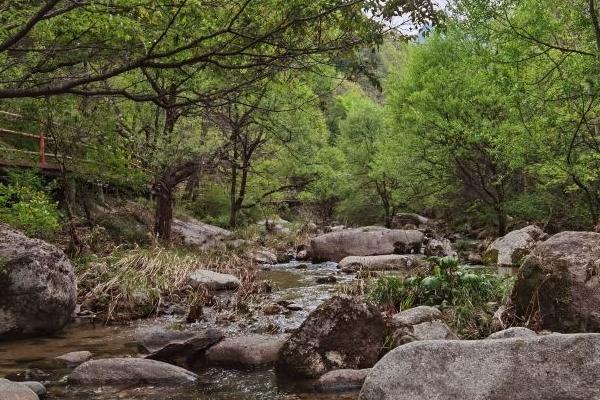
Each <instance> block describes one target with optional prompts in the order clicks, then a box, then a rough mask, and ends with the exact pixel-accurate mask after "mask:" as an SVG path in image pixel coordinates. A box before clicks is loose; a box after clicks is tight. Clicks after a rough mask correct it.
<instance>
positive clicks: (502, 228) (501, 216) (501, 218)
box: [496, 207, 507, 236]
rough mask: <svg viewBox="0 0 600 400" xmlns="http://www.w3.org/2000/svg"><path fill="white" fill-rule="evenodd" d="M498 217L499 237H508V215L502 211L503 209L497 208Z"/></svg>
mask: <svg viewBox="0 0 600 400" xmlns="http://www.w3.org/2000/svg"><path fill="white" fill-rule="evenodd" d="M496 216H497V218H498V236H504V235H506V225H507V221H506V213H505V212H504V210H503V209H502V207H497V208H496Z"/></svg>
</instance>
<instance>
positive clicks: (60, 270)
mask: <svg viewBox="0 0 600 400" xmlns="http://www.w3.org/2000/svg"><path fill="white" fill-rule="evenodd" d="M0 293H1V295H0V340H3V339H10V338H24V337H31V336H39V335H47V334H52V333H54V332H56V331H59V330H60V329H62V328H63V327H64V326H65V325H66V324H67V323H68V322H69V321H70V320H71V316H72V314H73V311H74V310H75V305H76V303H77V285H76V283H75V274H74V272H73V266H72V265H71V263H70V262H69V260H68V258H67V256H66V255H65V253H63V252H62V251H61V250H60V249H58V248H57V247H56V246H54V245H51V244H49V243H47V242H44V241H42V240H38V239H31V238H29V237H27V236H25V235H24V234H23V233H21V232H19V231H17V230H15V229H12V228H11V227H9V226H8V225H5V224H0Z"/></svg>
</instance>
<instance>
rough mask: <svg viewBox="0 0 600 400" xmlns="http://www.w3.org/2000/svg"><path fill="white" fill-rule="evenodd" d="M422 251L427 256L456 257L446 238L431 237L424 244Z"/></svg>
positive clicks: (456, 254)
mask: <svg viewBox="0 0 600 400" xmlns="http://www.w3.org/2000/svg"><path fill="white" fill-rule="evenodd" d="M423 252H424V253H425V255H426V256H429V257H458V253H457V252H456V251H454V249H453V248H452V243H450V240H448V239H431V240H429V242H427V244H426V245H425V247H424V249H423Z"/></svg>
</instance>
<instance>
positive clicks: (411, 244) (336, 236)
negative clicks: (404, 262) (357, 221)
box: [310, 228, 424, 262]
mask: <svg viewBox="0 0 600 400" xmlns="http://www.w3.org/2000/svg"><path fill="white" fill-rule="evenodd" d="M423 238H424V236H423V233H421V232H419V231H416V230H397V229H385V228H384V229H375V230H373V229H365V228H359V229H346V230H343V231H339V232H331V233H327V234H325V235H320V236H317V237H314V238H313V239H312V240H311V241H310V246H311V250H312V251H311V253H312V256H313V259H315V260H316V261H335V262H339V261H340V260H342V259H343V258H344V257H348V256H375V255H381V254H394V253H395V254H410V253H419V252H420V251H421V244H422V243H423Z"/></svg>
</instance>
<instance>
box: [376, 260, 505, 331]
mask: <svg viewBox="0 0 600 400" xmlns="http://www.w3.org/2000/svg"><path fill="white" fill-rule="evenodd" d="M512 285H513V279H512V278H510V277H503V276H500V275H497V274H493V273H489V272H476V271H474V270H471V269H467V268H465V267H461V266H459V264H458V260H457V259H456V258H451V257H445V258H441V259H438V262H437V265H436V266H435V267H434V268H433V271H432V273H431V274H429V275H426V276H422V277H408V278H404V279H403V278H400V277H382V278H379V279H377V280H376V281H375V282H374V283H373V284H372V286H371V287H370V288H369V297H370V298H371V299H372V300H374V301H376V302H378V303H379V304H386V305H392V306H394V307H395V308H396V309H398V310H403V309H407V308H412V307H416V306H421V305H426V306H434V307H438V308H439V309H441V310H442V311H445V312H446V314H447V315H450V316H451V319H452V324H453V325H454V327H455V328H456V329H457V330H458V332H459V334H461V335H462V336H464V337H467V338H477V337H481V336H486V335H487V334H488V333H489V330H490V322H491V317H492V316H493V311H494V310H491V309H489V308H490V307H489V306H488V304H489V303H500V302H502V301H503V300H504V298H505V297H506V296H507V295H508V293H510V291H511V289H512Z"/></svg>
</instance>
